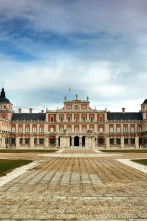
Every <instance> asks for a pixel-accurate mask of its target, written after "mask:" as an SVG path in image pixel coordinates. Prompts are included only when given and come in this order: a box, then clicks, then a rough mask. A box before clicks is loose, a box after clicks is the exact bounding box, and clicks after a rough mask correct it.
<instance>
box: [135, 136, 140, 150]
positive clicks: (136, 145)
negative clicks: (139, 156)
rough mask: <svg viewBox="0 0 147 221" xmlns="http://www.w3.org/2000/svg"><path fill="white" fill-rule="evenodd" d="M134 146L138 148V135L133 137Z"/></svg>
mask: <svg viewBox="0 0 147 221" xmlns="http://www.w3.org/2000/svg"><path fill="white" fill-rule="evenodd" d="M135 148H136V149H139V137H138V136H136V137H135Z"/></svg>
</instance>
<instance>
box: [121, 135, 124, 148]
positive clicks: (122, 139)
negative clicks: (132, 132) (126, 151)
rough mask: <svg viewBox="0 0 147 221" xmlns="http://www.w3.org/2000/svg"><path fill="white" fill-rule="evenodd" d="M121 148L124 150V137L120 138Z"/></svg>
mask: <svg viewBox="0 0 147 221" xmlns="http://www.w3.org/2000/svg"><path fill="white" fill-rule="evenodd" d="M121 148H122V149H123V148H124V137H123V136H122V137H121Z"/></svg>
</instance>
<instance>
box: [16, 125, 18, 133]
mask: <svg viewBox="0 0 147 221" xmlns="http://www.w3.org/2000/svg"><path fill="white" fill-rule="evenodd" d="M16 134H18V123H16Z"/></svg>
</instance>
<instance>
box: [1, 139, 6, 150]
mask: <svg viewBox="0 0 147 221" xmlns="http://www.w3.org/2000/svg"><path fill="white" fill-rule="evenodd" d="M2 148H6V142H5V137H2Z"/></svg>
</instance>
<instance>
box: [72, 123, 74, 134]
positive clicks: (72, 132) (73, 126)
mask: <svg viewBox="0 0 147 221" xmlns="http://www.w3.org/2000/svg"><path fill="white" fill-rule="evenodd" d="M72 133H74V124H72Z"/></svg>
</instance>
